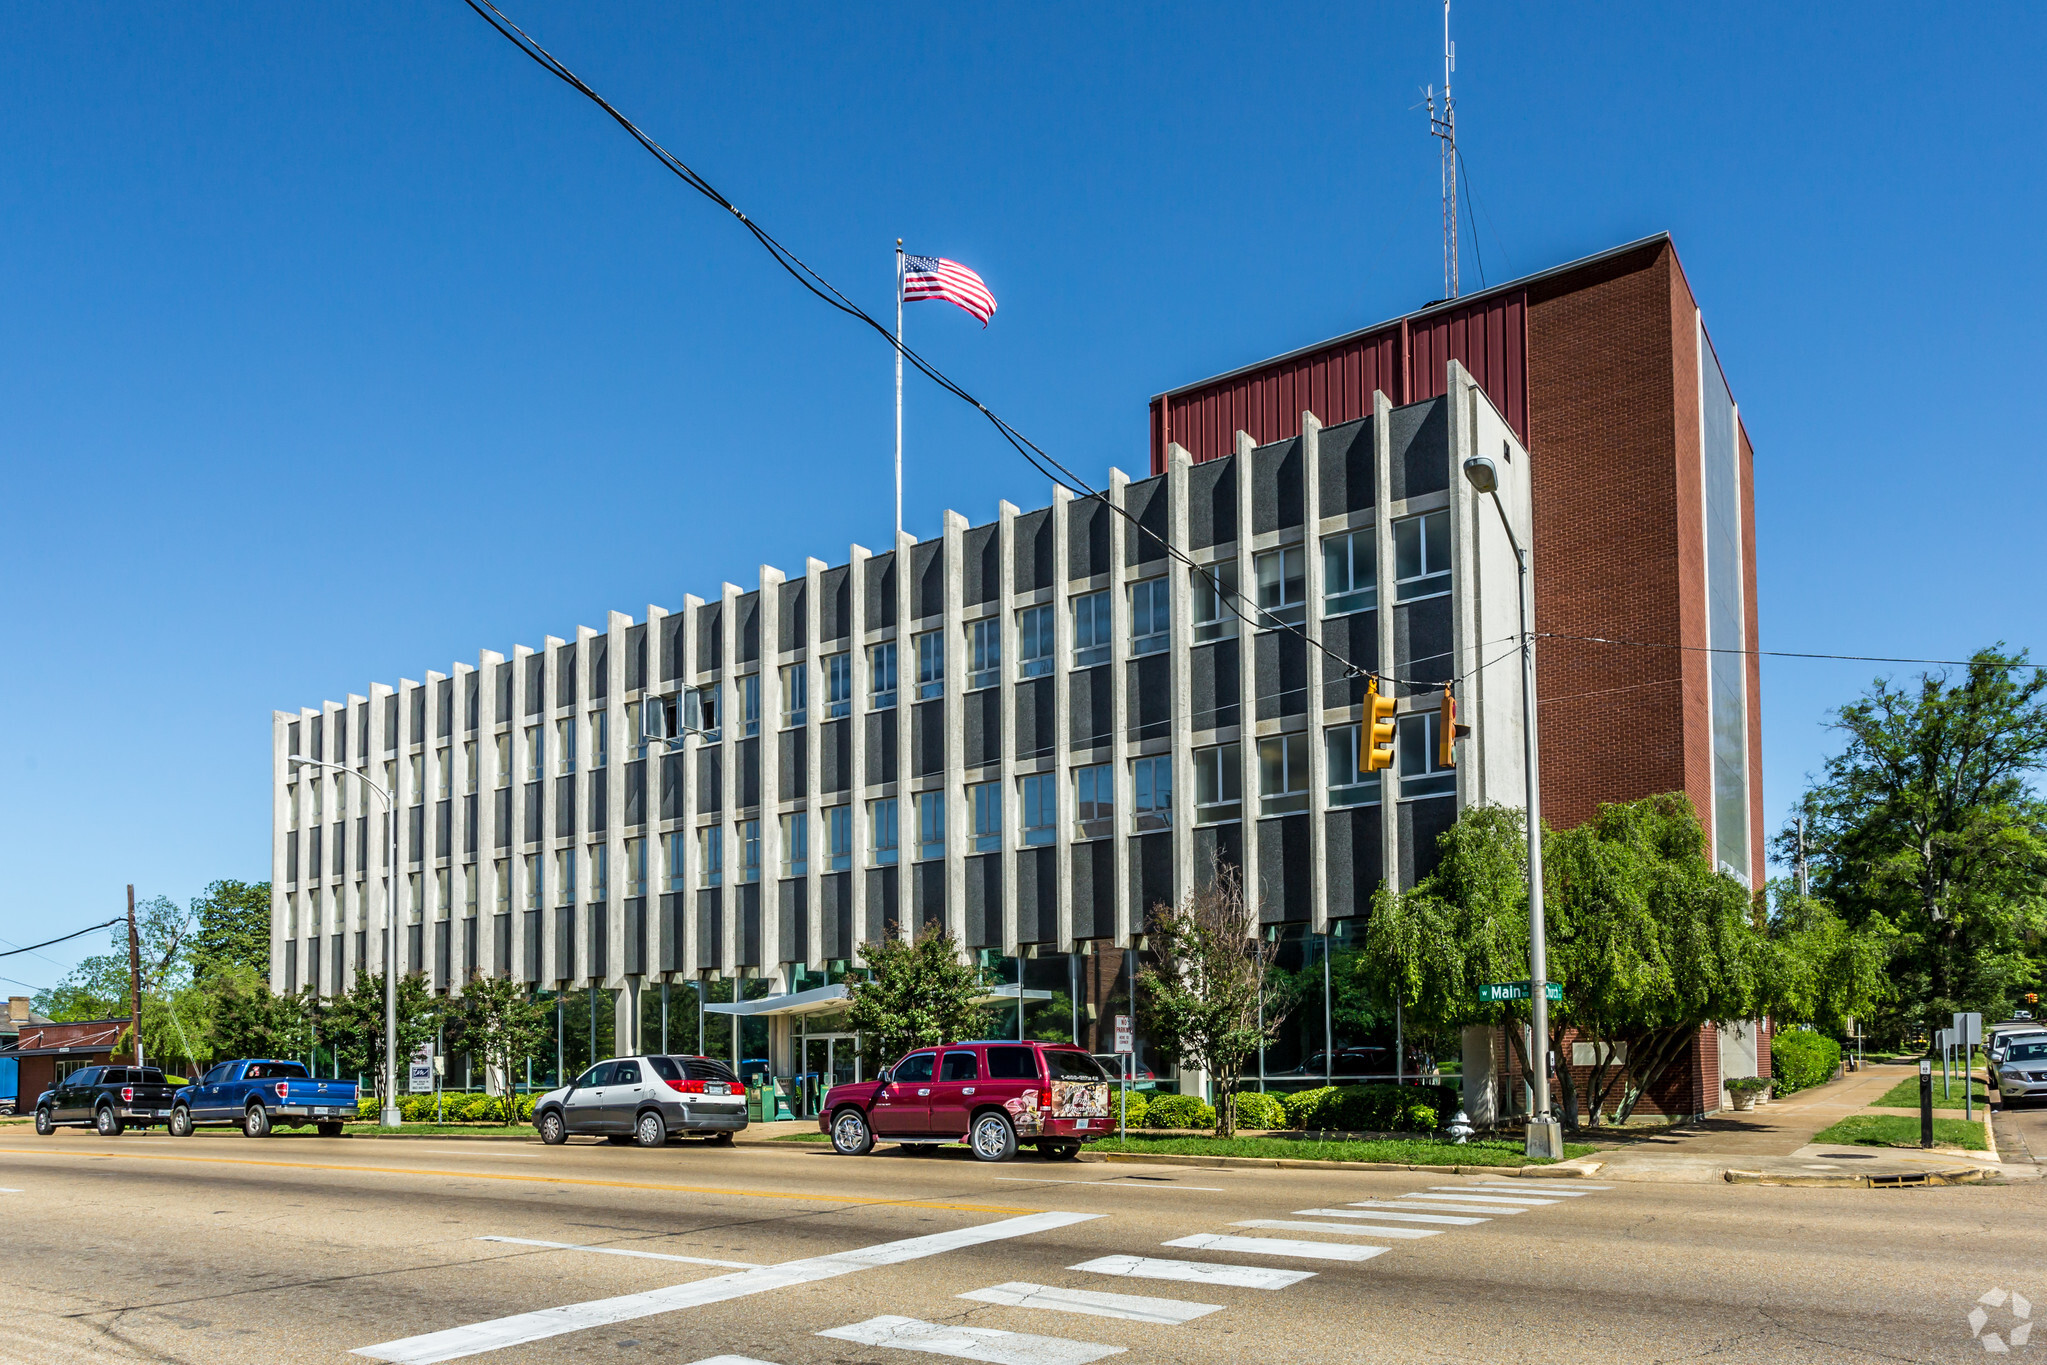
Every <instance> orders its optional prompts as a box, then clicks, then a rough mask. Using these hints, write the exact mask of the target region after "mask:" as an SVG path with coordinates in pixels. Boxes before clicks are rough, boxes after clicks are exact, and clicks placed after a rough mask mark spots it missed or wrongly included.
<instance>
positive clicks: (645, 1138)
mask: <svg viewBox="0 0 2047 1365" xmlns="http://www.w3.org/2000/svg"><path fill="white" fill-rule="evenodd" d="M633 1141H635V1142H637V1143H639V1144H640V1145H641V1146H642V1147H664V1146H666V1145H667V1144H668V1125H667V1124H665V1123H663V1122H662V1121H661V1116H660V1115H659V1114H657V1113H655V1112H654V1111H652V1110H651V1109H650V1110H648V1111H647V1112H646V1113H644V1114H642V1115H640V1122H639V1125H638V1126H637V1127H635V1128H634V1129H633Z"/></svg>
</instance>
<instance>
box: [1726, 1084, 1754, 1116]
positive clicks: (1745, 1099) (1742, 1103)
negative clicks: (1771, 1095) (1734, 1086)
mask: <svg viewBox="0 0 2047 1365" xmlns="http://www.w3.org/2000/svg"><path fill="white" fill-rule="evenodd" d="M1727 1094H1728V1098H1729V1099H1731V1100H1733V1101H1734V1108H1735V1112H1736V1113H1739V1112H1741V1111H1742V1110H1745V1109H1753V1108H1755V1107H1756V1092H1755V1091H1753V1090H1730V1091H1728V1092H1727Z"/></svg>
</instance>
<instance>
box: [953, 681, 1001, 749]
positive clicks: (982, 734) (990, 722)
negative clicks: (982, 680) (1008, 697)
mask: <svg viewBox="0 0 2047 1365" xmlns="http://www.w3.org/2000/svg"><path fill="white" fill-rule="evenodd" d="M962 700H964V701H965V703H966V705H965V706H964V707H963V708H962V710H963V712H964V714H965V719H966V724H967V735H966V747H967V757H966V763H967V766H968V767H970V768H978V767H982V766H985V765H987V764H991V763H999V762H1000V761H1001V760H1002V691H1001V689H1000V688H995V687H990V688H986V689H984V690H982V691H980V692H969V693H968V694H967V695H966V696H965V697H964V698H963V699H962Z"/></svg>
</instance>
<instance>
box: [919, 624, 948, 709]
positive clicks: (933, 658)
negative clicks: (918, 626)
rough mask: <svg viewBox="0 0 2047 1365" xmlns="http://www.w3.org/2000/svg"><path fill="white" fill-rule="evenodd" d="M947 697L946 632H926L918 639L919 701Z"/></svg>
mask: <svg viewBox="0 0 2047 1365" xmlns="http://www.w3.org/2000/svg"><path fill="white" fill-rule="evenodd" d="M944 695H945V632H944V631H942V630H931V631H926V632H925V633H924V634H922V635H919V636H918V637H917V700H918V701H930V700H931V699H932V698H933V697H942V696H944Z"/></svg>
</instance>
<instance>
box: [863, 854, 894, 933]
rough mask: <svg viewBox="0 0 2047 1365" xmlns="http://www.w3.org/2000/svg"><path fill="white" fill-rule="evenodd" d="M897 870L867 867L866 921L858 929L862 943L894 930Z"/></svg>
mask: <svg viewBox="0 0 2047 1365" xmlns="http://www.w3.org/2000/svg"><path fill="white" fill-rule="evenodd" d="M897 871H898V869H896V868H893V867H871V868H869V869H867V873H866V876H867V923H866V924H865V925H864V926H862V928H861V931H860V940H861V942H863V943H870V942H872V941H873V940H875V939H878V938H880V937H881V936H882V935H883V934H887V933H893V932H894V929H895V923H896V872H897Z"/></svg>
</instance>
